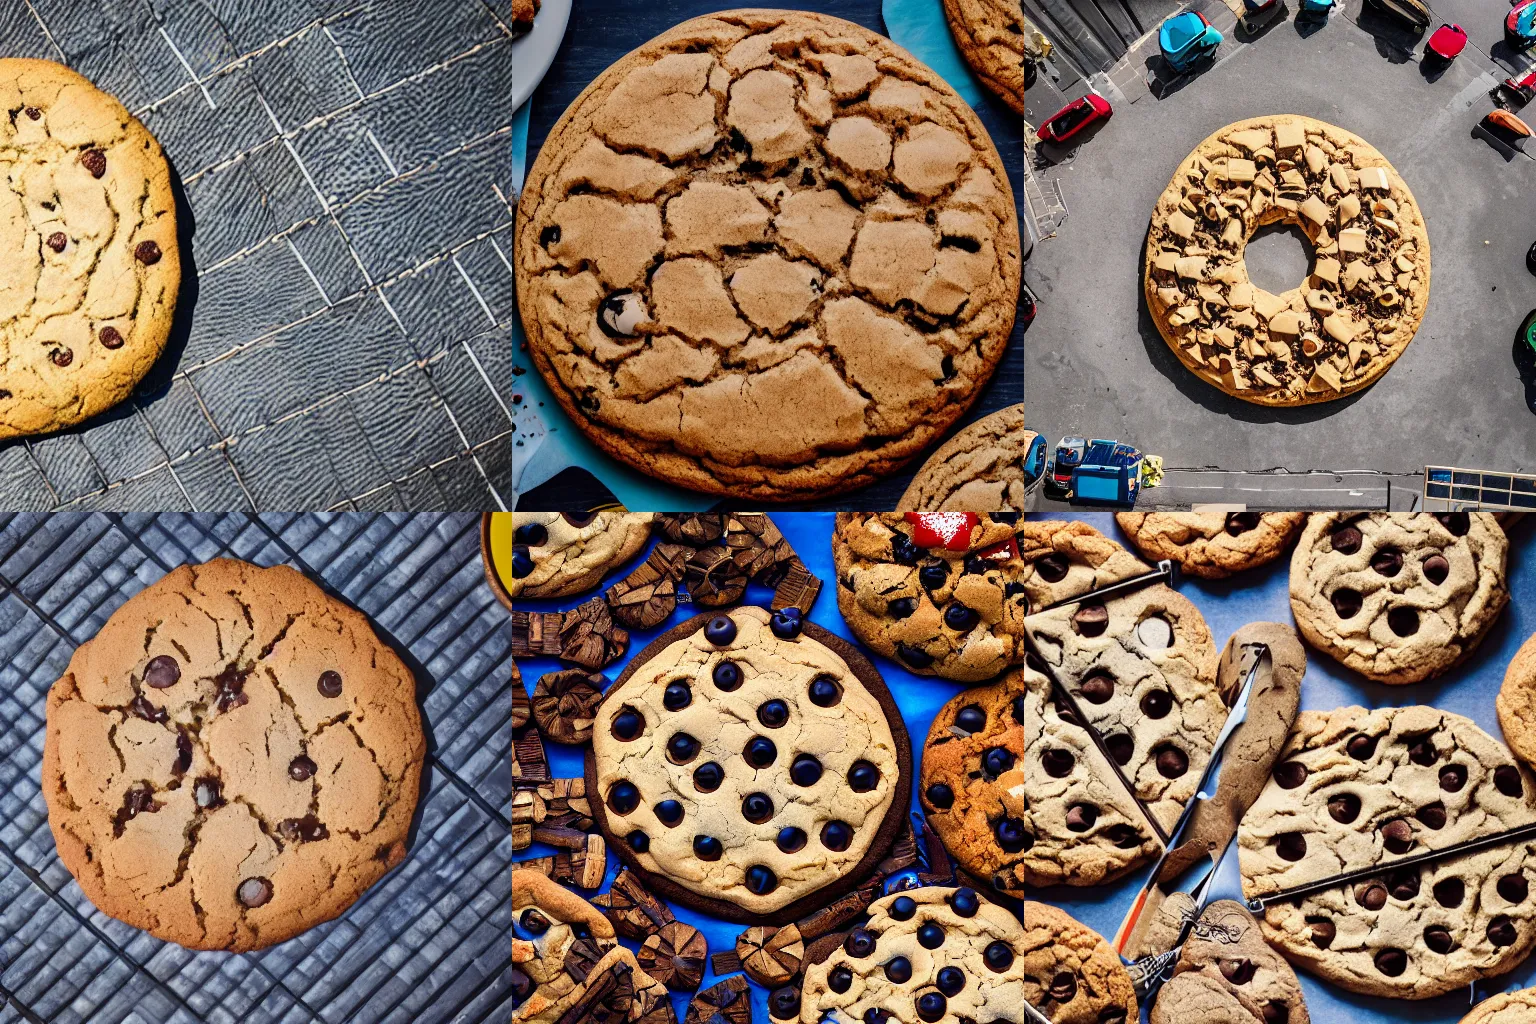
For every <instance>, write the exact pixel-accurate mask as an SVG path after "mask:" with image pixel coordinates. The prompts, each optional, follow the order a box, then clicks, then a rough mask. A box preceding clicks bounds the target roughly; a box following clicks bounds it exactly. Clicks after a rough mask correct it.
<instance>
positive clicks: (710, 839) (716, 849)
mask: <svg viewBox="0 0 1536 1024" xmlns="http://www.w3.org/2000/svg"><path fill="white" fill-rule="evenodd" d="M721 850H722V847H721V846H720V840H718V839H716V838H715V837H714V836H694V837H693V855H694V856H695V857H697V858H699V860H719V859H720V853H721Z"/></svg>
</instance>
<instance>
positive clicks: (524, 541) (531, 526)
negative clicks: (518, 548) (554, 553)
mask: <svg viewBox="0 0 1536 1024" xmlns="http://www.w3.org/2000/svg"><path fill="white" fill-rule="evenodd" d="M547 540H549V531H548V530H546V529H544V524H543V523H525V524H524V525H522V526H519V527H518V528H517V529H516V530H514V531H512V543H513V544H521V545H522V546H523V547H525V548H536V547H538V546H539V545H540V544H543V543H544V542H545V541H547Z"/></svg>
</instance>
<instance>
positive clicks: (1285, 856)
mask: <svg viewBox="0 0 1536 1024" xmlns="http://www.w3.org/2000/svg"><path fill="white" fill-rule="evenodd" d="M1275 852H1276V853H1278V854H1279V855H1280V859H1281V860H1289V861H1298V860H1301V858H1303V857H1305V856H1306V855H1307V837H1306V836H1304V835H1302V834H1301V833H1300V832H1285V833H1282V834H1281V835H1279V836H1277V837H1276V838H1275Z"/></svg>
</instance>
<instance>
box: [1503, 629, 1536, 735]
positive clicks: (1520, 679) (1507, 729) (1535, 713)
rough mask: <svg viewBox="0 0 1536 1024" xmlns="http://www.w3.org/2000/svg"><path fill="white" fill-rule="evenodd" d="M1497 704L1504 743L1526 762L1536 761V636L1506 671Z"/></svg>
mask: <svg viewBox="0 0 1536 1024" xmlns="http://www.w3.org/2000/svg"><path fill="white" fill-rule="evenodd" d="M1497 705H1498V710H1499V728H1500V729H1501V730H1503V732H1504V742H1506V743H1508V744H1509V745H1510V747H1511V748H1512V749H1513V750H1514V752H1515V753H1516V754H1518V755H1519V756H1520V759H1521V760H1523V761H1524V762H1525V763H1526V764H1536V636H1533V637H1531V638H1530V639H1529V640H1527V641H1526V642H1525V643H1523V644H1521V645H1520V650H1518V651H1516V652H1515V656H1514V658H1513V659H1512V660H1511V661H1510V663H1509V668H1508V669H1507V670H1505V672H1504V685H1503V686H1502V687H1500V688H1499V697H1498V701H1497Z"/></svg>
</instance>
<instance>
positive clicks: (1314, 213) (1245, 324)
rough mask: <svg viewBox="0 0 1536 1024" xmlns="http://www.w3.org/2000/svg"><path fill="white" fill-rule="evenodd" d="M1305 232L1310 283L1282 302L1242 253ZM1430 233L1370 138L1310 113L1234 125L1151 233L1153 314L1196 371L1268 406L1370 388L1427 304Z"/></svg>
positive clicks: (1183, 168) (1189, 175)
mask: <svg viewBox="0 0 1536 1024" xmlns="http://www.w3.org/2000/svg"><path fill="white" fill-rule="evenodd" d="M1270 224H1288V225H1291V226H1293V227H1296V228H1299V229H1300V230H1301V231H1302V232H1303V233H1304V234H1305V235H1306V237H1307V240H1308V241H1309V243H1310V247H1311V250H1312V267H1311V272H1310V273H1309V274H1308V275H1307V277H1306V278H1305V279H1304V280H1303V281H1302V282H1301V283H1300V284H1298V285H1297V286H1296V287H1295V288H1292V289H1290V290H1288V291H1286V292H1283V293H1281V294H1279V295H1274V294H1272V293H1270V292H1268V291H1265V290H1264V289H1263V288H1260V287H1258V286H1257V285H1255V284H1254V283H1253V282H1252V281H1251V280H1250V279H1249V277H1248V266H1247V264H1246V263H1245V262H1244V261H1243V251H1244V249H1245V247H1246V246H1247V244H1248V241H1249V239H1251V238H1253V236H1254V234H1255V232H1257V231H1258V230H1259V229H1260V228H1261V227H1264V226H1266V225H1270ZM1429 278H1430V270H1429V235H1428V233H1427V231H1426V229H1425V226H1424V218H1423V217H1422V216H1421V215H1420V213H1419V208H1418V204H1417V203H1416V202H1414V198H1413V193H1411V192H1409V191H1408V186H1407V185H1406V184H1405V183H1404V182H1403V180H1402V178H1400V177H1399V176H1398V174H1397V171H1396V170H1395V169H1393V167H1392V165H1391V164H1390V163H1389V162H1388V161H1387V159H1386V157H1384V156H1382V155H1381V154H1380V153H1379V152H1377V151H1376V149H1375V148H1374V147H1373V146H1371V145H1370V144H1369V143H1367V142H1366V141H1365V140H1363V139H1361V138H1360V137H1359V136H1357V135H1354V134H1352V133H1350V132H1347V131H1345V130H1344V129H1342V128H1338V127H1336V126H1334V125H1331V124H1327V123H1325V122H1323V121H1318V120H1314V119H1313V118H1310V117H1303V116H1301V115H1299V114H1272V115H1269V116H1267V117H1253V118H1249V119H1247V120H1244V121H1237V122H1234V123H1233V124H1229V125H1227V126H1226V127H1225V128H1222V129H1220V130H1218V131H1216V132H1214V133H1213V134H1212V135H1210V136H1209V137H1208V138H1206V139H1205V141H1203V142H1201V143H1200V145H1199V146H1197V147H1195V150H1194V152H1192V153H1191V154H1190V155H1189V156H1188V157H1187V158H1186V159H1185V160H1184V162H1183V163H1181V164H1180V165H1179V168H1178V170H1177V171H1175V172H1174V175H1173V180H1172V181H1171V182H1170V183H1169V185H1168V188H1167V190H1166V191H1164V192H1163V194H1162V197H1161V198H1160V199H1158V201H1157V206H1156V208H1155V209H1154V210H1153V211H1152V226H1151V228H1150V230H1149V231H1148V232H1147V249H1146V273H1145V278H1144V281H1145V292H1146V299H1147V308H1148V310H1149V312H1150V313H1151V315H1152V319H1153V320H1155V321H1156V322H1157V328H1158V330H1159V331H1161V332H1162V335H1163V340H1164V341H1166V342H1167V343H1168V347H1169V348H1171V349H1172V350H1173V352H1174V354H1175V355H1177V356H1178V357H1179V361H1180V362H1182V363H1183V364H1184V365H1185V366H1186V367H1188V368H1189V369H1190V370H1191V371H1192V372H1193V373H1194V374H1195V375H1196V376H1198V377H1199V378H1200V379H1201V380H1203V381H1205V382H1206V383H1208V384H1211V385H1213V386H1214V387H1217V388H1220V389H1221V390H1222V391H1225V392H1226V393H1227V394H1229V395H1233V396H1234V397H1237V398H1241V399H1243V400H1244V401H1245V402H1253V403H1256V404H1258V405H1279V406H1292V405H1308V404H1311V403H1314V402H1327V401H1331V400H1333V399H1336V398H1342V397H1344V396H1345V395H1348V394H1352V393H1353V392H1356V391H1359V390H1360V389H1361V388H1363V387H1366V386H1367V385H1369V384H1371V383H1373V382H1374V381H1376V379H1377V378H1379V377H1380V376H1381V375H1382V374H1384V373H1386V372H1387V370H1388V369H1390V368H1391V366H1392V363H1393V361H1395V360H1396V359H1397V357H1398V356H1400V355H1402V354H1403V350H1404V349H1406V348H1407V347H1408V343H1409V342H1410V341H1412V340H1413V336H1414V333H1415V332H1416V331H1417V330H1418V329H1419V322H1420V320H1422V319H1423V317H1424V309H1425V306H1426V305H1427V304H1428V302H1429Z"/></svg>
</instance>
